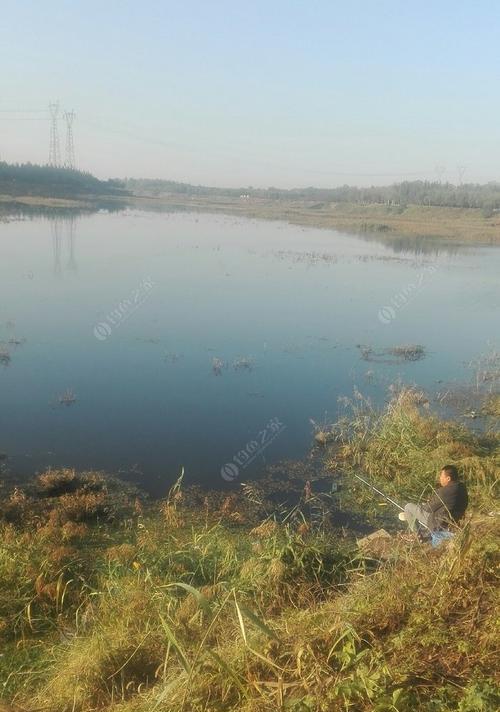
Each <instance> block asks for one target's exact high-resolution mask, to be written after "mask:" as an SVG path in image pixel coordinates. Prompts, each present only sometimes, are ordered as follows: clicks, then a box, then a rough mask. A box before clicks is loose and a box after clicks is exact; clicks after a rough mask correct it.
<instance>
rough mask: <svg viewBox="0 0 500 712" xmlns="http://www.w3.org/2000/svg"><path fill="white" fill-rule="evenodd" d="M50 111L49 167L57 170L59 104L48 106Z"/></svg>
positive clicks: (58, 160)
mask: <svg viewBox="0 0 500 712" xmlns="http://www.w3.org/2000/svg"><path fill="white" fill-rule="evenodd" d="M49 111H50V142H49V165H50V166H54V167H55V168H58V167H59V166H60V165H61V152H60V148H59V130H58V126H57V119H58V116H59V104H58V103H57V102H53V103H51V104H49Z"/></svg>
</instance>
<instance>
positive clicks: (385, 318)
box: [0, 210, 500, 495]
mask: <svg viewBox="0 0 500 712" xmlns="http://www.w3.org/2000/svg"><path fill="white" fill-rule="evenodd" d="M499 273H500V251H499V250H498V249H496V248H493V247H491V248H489V247H467V248H466V247H461V248H459V247H453V246H447V247H446V249H445V248H434V247H433V248H432V249H428V250H426V251H422V250H421V249H418V248H417V247H413V248H412V247H411V243H410V242H408V248H407V249H405V248H404V241H402V240H400V241H394V242H390V241H388V240H387V239H386V238H384V236H383V235H371V236H370V235H366V236H364V237H357V236H353V235H346V234H342V233H339V232H335V231H330V230H319V229H311V228H307V229H306V228H301V227H297V226H293V225H288V224H286V223H283V222H266V221H257V220H250V219H240V218H235V217H230V216H222V215H208V214H198V213H189V212H155V213H153V212H142V211H136V210H123V211H120V212H114V213H109V212H106V211H101V212H97V213H94V214H89V215H80V216H77V215H75V216H72V217H71V216H66V217H54V218H52V219H47V218H42V217H35V218H32V219H15V220H13V221H12V222H8V223H5V224H1V225H0V342H1V344H2V345H1V348H0V398H1V416H0V417H1V421H0V452H3V453H5V454H6V455H7V456H8V459H7V460H5V464H4V467H7V471H8V472H10V473H11V474H12V475H14V476H16V477H18V478H20V479H22V478H26V477H29V476H31V475H32V474H33V473H35V472H36V471H40V470H42V469H44V468H46V467H49V466H51V467H59V466H71V467H77V468H82V469H90V468H92V469H103V470H106V471H108V472H111V473H115V474H120V476H122V477H124V478H127V479H130V480H133V481H135V482H137V483H139V484H141V485H142V486H143V487H145V488H146V489H148V490H149V491H150V492H151V493H153V494H155V495H161V494H164V493H165V492H166V491H167V489H168V487H169V486H170V485H171V484H172V482H173V481H174V480H175V479H176V477H177V476H178V474H179V472H180V469H181V467H184V468H185V482H187V483H201V484H204V485H207V486H210V487H225V488H226V487H227V488H233V487H235V486H237V485H238V483H239V482H242V481H246V480H248V479H251V478H252V477H255V476H256V475H258V473H259V472H260V471H261V470H262V468H263V467H264V466H265V465H266V464H267V463H273V462H276V461H278V460H281V459H284V458H291V459H293V458H300V457H303V456H304V455H305V454H306V453H307V451H308V449H309V447H310V445H311V440H312V435H313V425H312V423H311V420H313V421H315V422H316V423H318V424H322V423H328V422H331V421H332V420H335V419H336V418H337V417H338V415H339V413H341V412H342V405H341V403H339V401H338V399H339V397H341V396H351V395H352V393H353V389H354V388H355V387H357V388H358V389H359V390H360V391H361V392H362V393H364V394H366V395H368V396H370V397H371V398H372V399H374V400H375V401H376V402H382V400H383V399H384V397H385V395H386V392H387V387H388V385H389V384H390V383H391V382H394V381H396V380H397V379H402V380H403V381H405V382H410V383H416V384H419V385H421V386H423V387H425V388H428V389H435V388H436V387H437V384H438V383H439V382H449V381H454V380H463V379H469V378H470V377H471V369H470V368H469V365H468V364H469V363H470V361H471V360H473V359H475V358H477V357H478V356H479V355H480V354H482V353H485V352H487V351H490V350H491V349H492V347H494V346H495V344H493V343H492V340H493V339H494V338H495V337H496V334H497V332H498V311H497V310H498V304H499V301H500V300H499V297H500V284H499V280H498V275H499ZM404 344H419V345H422V346H423V347H424V348H425V357H424V358H420V359H419V358H417V359H416V360H410V361H407V360H401V359H399V358H397V357H395V356H392V355H391V354H388V353H386V352H385V351H384V350H385V349H389V348H391V347H395V346H399V345H404ZM360 346H362V347H364V348H360ZM370 349H371V350H370Z"/></svg>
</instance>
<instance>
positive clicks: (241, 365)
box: [232, 356, 255, 371]
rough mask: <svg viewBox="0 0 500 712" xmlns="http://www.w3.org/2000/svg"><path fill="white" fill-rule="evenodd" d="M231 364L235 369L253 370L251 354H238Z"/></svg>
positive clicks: (253, 364)
mask: <svg viewBox="0 0 500 712" xmlns="http://www.w3.org/2000/svg"><path fill="white" fill-rule="evenodd" d="M232 365H233V369H234V370H235V371H253V369H254V368H255V359H254V358H253V357H252V356H238V357H237V358H235V359H234V361H233V364H232Z"/></svg>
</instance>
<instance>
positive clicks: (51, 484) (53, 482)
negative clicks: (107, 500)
mask: <svg viewBox="0 0 500 712" xmlns="http://www.w3.org/2000/svg"><path fill="white" fill-rule="evenodd" d="M35 484H36V487H37V489H38V491H39V492H40V494H42V495H44V496H46V497H60V496H61V495H64V494H71V493H73V492H76V491H77V490H80V491H85V492H96V491H99V490H105V489H106V487H107V480H106V478H105V477H104V475H103V474H102V473H101V472H76V470H74V469H69V468H63V469H61V470H52V469H49V470H47V472H44V473H43V474H41V475H38V477H37V478H36V480H35Z"/></svg>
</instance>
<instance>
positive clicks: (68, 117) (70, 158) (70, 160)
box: [64, 111, 76, 169]
mask: <svg viewBox="0 0 500 712" xmlns="http://www.w3.org/2000/svg"><path fill="white" fill-rule="evenodd" d="M64 120H65V121H66V159H65V161H64V166H65V168H73V169H74V168H76V166H75V144H74V141H73V121H74V120H75V112H74V111H65V112H64Z"/></svg>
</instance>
